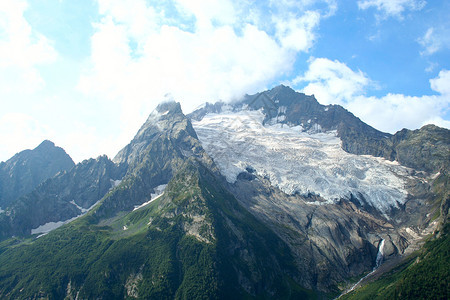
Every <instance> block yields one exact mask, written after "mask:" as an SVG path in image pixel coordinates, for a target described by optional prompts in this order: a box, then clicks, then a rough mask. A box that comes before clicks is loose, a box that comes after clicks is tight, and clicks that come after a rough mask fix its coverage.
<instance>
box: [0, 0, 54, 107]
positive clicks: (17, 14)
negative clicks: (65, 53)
mask: <svg viewBox="0 0 450 300" xmlns="http://www.w3.org/2000/svg"><path fill="white" fill-rule="evenodd" d="M26 9H27V3H26V2H25V1H1V2H0V93H1V95H2V97H5V98H9V97H13V96H14V97H17V96H18V95H17V94H21V95H29V94H31V93H33V92H36V91H38V90H40V89H41V88H42V87H43V86H44V84H45V82H44V80H43V79H42V77H41V75H40V73H39V71H38V69H37V67H38V66H40V65H43V64H48V63H51V62H53V61H55V59H56V57H57V54H56V51H55V50H54V48H53V46H52V45H51V43H50V41H49V40H47V39H46V38H45V37H44V36H43V35H41V34H39V33H38V32H35V31H33V29H32V28H31V26H30V25H29V24H28V22H27V21H26V19H25V18H24V16H23V14H24V11H25V10H26ZM10 99H11V98H10ZM11 100H12V99H11Z"/></svg>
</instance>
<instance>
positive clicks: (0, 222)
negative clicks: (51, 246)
mask: <svg viewBox="0 0 450 300" xmlns="http://www.w3.org/2000/svg"><path fill="white" fill-rule="evenodd" d="M123 173H124V171H123V169H121V168H120V167H119V166H116V165H115V164H114V163H113V162H112V161H111V160H110V159H109V158H108V157H106V156H100V157H98V158H97V159H89V160H84V161H83V162H81V163H79V164H77V165H76V166H75V167H73V168H72V169H71V170H70V171H69V172H65V173H61V174H58V175H57V176H55V177H54V178H51V179H49V180H47V181H46V182H44V183H42V184H41V185H39V186H38V187H37V188H36V189H34V190H33V191H32V192H31V193H29V194H26V195H24V196H22V197H20V198H19V199H18V200H17V201H16V202H15V203H14V204H13V205H11V206H10V207H8V208H6V209H5V212H3V213H2V214H0V238H5V237H9V236H11V235H24V234H30V233H31V232H32V230H33V229H36V228H39V227H40V226H43V225H45V224H47V223H50V222H52V223H58V222H59V224H62V223H63V222H65V221H67V220H69V219H72V218H74V217H77V216H79V215H81V214H83V213H85V212H86V210H87V209H89V208H90V207H92V206H93V205H94V204H95V203H96V202H97V201H99V200H100V199H101V198H102V197H103V196H104V195H105V194H106V193H107V192H108V191H109V190H110V189H111V188H112V187H114V185H115V182H114V181H115V180H119V179H121V178H122V176H123Z"/></svg>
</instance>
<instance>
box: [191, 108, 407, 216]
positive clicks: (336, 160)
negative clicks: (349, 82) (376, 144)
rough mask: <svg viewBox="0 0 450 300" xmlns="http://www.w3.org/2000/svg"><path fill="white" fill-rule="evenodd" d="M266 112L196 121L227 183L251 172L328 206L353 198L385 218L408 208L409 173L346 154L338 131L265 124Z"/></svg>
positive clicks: (228, 114) (387, 163)
mask: <svg viewBox="0 0 450 300" xmlns="http://www.w3.org/2000/svg"><path fill="white" fill-rule="evenodd" d="M263 119H264V116H263V114H262V112H261V111H240V112H222V113H219V114H207V115H206V116H205V117H203V119H202V120H201V121H193V126H194V128H195V130H196V132H197V135H198V137H199V139H200V141H201V143H202V145H203V147H204V149H205V150H206V152H207V153H208V154H209V155H210V156H211V157H212V158H213V159H214V161H215V162H216V164H217V165H218V167H219V169H220V171H221V172H222V174H223V175H224V176H225V177H226V179H227V181H229V182H230V183H233V182H235V181H236V178H237V176H238V174H239V173H241V172H245V171H246V170H251V171H253V170H254V172H255V173H256V174H257V175H259V176H263V177H265V178H268V179H269V180H270V182H271V184H272V185H273V186H276V187H278V188H280V189H281V190H282V191H284V192H285V193H287V194H293V193H296V192H298V193H300V194H304V195H307V194H309V193H312V194H316V195H320V196H321V197H322V198H323V199H325V200H326V201H327V202H328V203H334V202H336V201H338V200H339V199H341V198H345V199H348V198H349V197H350V195H351V194H353V196H354V197H356V198H358V199H359V200H360V201H362V200H363V199H365V201H366V202H368V203H369V204H371V205H372V206H373V207H375V208H377V209H378V210H379V211H381V212H383V213H385V212H387V211H388V210H389V209H390V208H391V207H398V203H404V201H405V200H406V195H407V192H406V190H405V187H404V186H405V179H406V177H407V176H408V172H407V169H406V168H404V167H402V166H400V165H398V164H397V163H395V162H390V161H387V160H384V159H382V158H376V157H372V156H360V155H354V154H349V153H347V152H345V151H343V150H342V149H341V146H340V145H341V141H340V139H339V138H338V137H336V133H335V132H327V133H315V134H310V133H307V132H303V131H302V128H301V126H296V127H288V126H287V125H282V124H274V125H266V126H264V125H262V121H263Z"/></svg>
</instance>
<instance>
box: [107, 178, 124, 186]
mask: <svg viewBox="0 0 450 300" xmlns="http://www.w3.org/2000/svg"><path fill="white" fill-rule="evenodd" d="M110 181H111V186H112V188H115V187H116V186H118V185H119V184H120V183H121V182H122V179H117V180H113V179H110Z"/></svg>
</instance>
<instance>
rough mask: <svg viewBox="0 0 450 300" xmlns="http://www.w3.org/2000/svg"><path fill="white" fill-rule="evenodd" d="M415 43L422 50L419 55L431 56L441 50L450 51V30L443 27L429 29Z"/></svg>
mask: <svg viewBox="0 0 450 300" xmlns="http://www.w3.org/2000/svg"><path fill="white" fill-rule="evenodd" d="M417 42H418V43H419V44H420V45H421V46H422V47H423V48H424V50H423V51H421V52H420V54H421V55H432V54H434V53H436V52H438V51H441V50H443V49H450V30H449V29H448V28H445V27H444V28H435V27H430V28H428V30H427V31H426V32H425V34H424V35H423V36H422V37H421V38H419V39H417Z"/></svg>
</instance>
